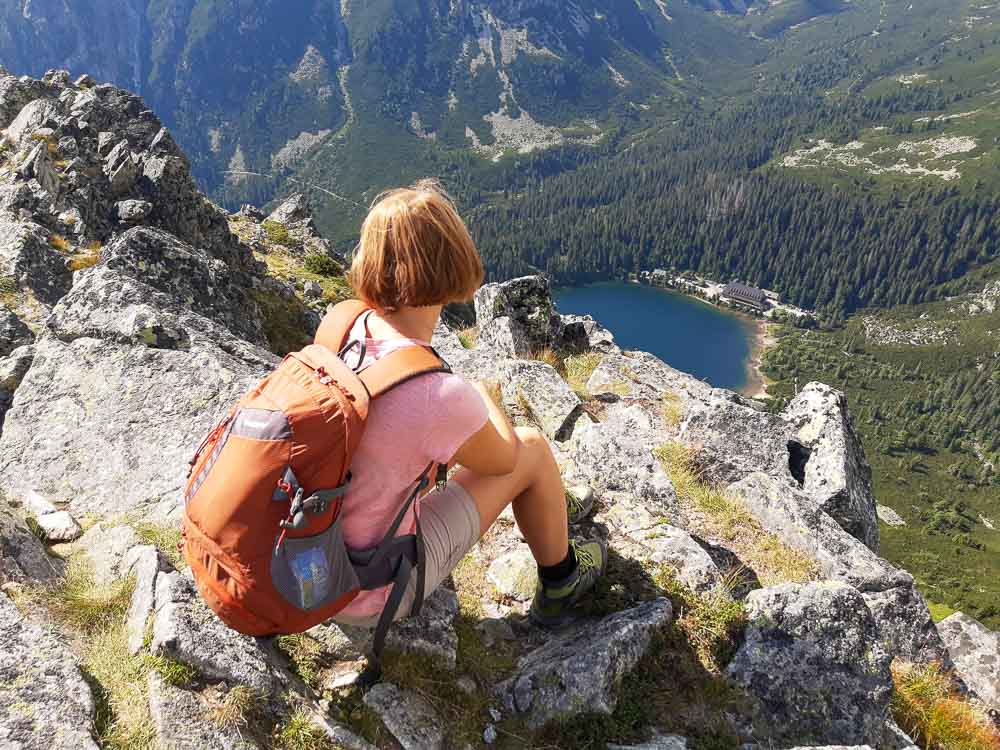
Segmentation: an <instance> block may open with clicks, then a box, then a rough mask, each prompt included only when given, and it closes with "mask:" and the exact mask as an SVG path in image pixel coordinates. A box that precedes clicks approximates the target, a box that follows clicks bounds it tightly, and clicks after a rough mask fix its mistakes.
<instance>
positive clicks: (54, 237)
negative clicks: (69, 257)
mask: <svg viewBox="0 0 1000 750" xmlns="http://www.w3.org/2000/svg"><path fill="white" fill-rule="evenodd" d="M49 245H51V246H52V247H54V248H55V249H56V250H58V251H59V252H61V253H69V251H70V250H71V249H72V248H73V244H72V243H71V242H70V241H69V240H68V239H66V238H65V237H63V236H62V235H61V234H56V233H55V232H53V233H52V234H50V235H49Z"/></svg>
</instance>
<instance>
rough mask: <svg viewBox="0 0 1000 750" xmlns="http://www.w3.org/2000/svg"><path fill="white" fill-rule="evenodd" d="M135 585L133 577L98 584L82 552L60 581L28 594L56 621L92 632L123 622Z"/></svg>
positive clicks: (70, 563)
mask: <svg viewBox="0 0 1000 750" xmlns="http://www.w3.org/2000/svg"><path fill="white" fill-rule="evenodd" d="M134 588H135V580H134V579H132V578H128V579H125V580H120V581H114V582H112V583H97V582H96V581H95V580H94V571H93V567H92V566H91V565H90V563H89V561H88V560H87V559H86V558H85V557H83V556H81V555H73V556H72V557H70V558H69V560H68V562H67V564H66V575H65V577H64V578H63V580H62V581H60V582H59V584H57V585H56V586H55V587H53V588H49V589H38V590H33V591H32V592H31V593H30V594H28V596H29V597H30V598H31V599H32V601H33V602H35V603H37V604H39V605H41V606H42V607H44V608H45V609H46V610H48V612H49V614H51V615H52V617H53V618H54V619H55V620H56V621H57V622H59V623H61V624H63V625H65V626H67V627H70V628H73V629H74V630H78V631H81V632H83V633H84V634H87V635H90V634H94V633H99V632H103V631H106V630H108V629H109V628H111V627H113V626H114V625H116V624H118V623H121V622H123V621H124V618H125V613H126V612H127V611H128V607H129V604H130V603H131V601H132V591H133V590H134Z"/></svg>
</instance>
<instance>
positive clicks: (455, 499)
mask: <svg viewBox="0 0 1000 750" xmlns="http://www.w3.org/2000/svg"><path fill="white" fill-rule="evenodd" d="M479 523H480V521H479V509H478V508H477V507H476V502H475V500H473V499H472V495H470V494H469V491H468V490H466V489H465V487H463V486H462V485H460V484H459V483H458V482H455V481H451V482H448V484H446V485H445V486H444V489H442V490H440V491H436V490H435V491H433V492H431V493H430V494H428V495H427V496H426V497H424V499H423V500H421V502H420V530H421V531H422V532H423V535H424V554H425V565H426V567H425V573H424V596H425V597H427V596H430V595H431V592H432V591H434V589H436V588H437V587H438V586H440V585H441V582H442V581H443V580H444V579H445V578H447V577H448V575H449V574H450V573H451V571H452V570H454V569H455V566H456V565H458V563H459V562H461V560H462V558H463V557H465V555H466V553H468V551H469V550H470V549H472V548H473V546H474V545H475V544H476V542H478V541H479ZM416 591H417V574H416V572H414V573H413V575H411V576H410V582H409V583H408V584H407V586H406V593H405V594H403V600H402V601H401V602H400V605H399V610H398V611H397V612H396V619H397V620H401V619H402V618H404V617H407V616H408V615H409V614H410V608H411V607H412V606H413V600H414V598H415V597H416ZM333 619H334V622H338V623H341V624H343V625H354V626H356V627H361V628H373V627H375V625H376V623H378V616H377V615H376V616H374V617H351V616H350V615H345V614H339V615H337V616H336V617H334V618H333Z"/></svg>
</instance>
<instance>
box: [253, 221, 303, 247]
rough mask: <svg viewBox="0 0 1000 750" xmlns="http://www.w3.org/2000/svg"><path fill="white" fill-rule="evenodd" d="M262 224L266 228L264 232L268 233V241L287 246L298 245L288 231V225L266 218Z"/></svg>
mask: <svg viewBox="0 0 1000 750" xmlns="http://www.w3.org/2000/svg"><path fill="white" fill-rule="evenodd" d="M261 226H262V227H263V228H264V233H265V234H266V235H267V241H268V242H270V243H271V244H273V245H284V246H285V247H294V246H295V245H296V242H295V240H294V239H293V238H292V235H291V233H289V231H288V227H286V226H285V225H284V224H282V223H281V222H277V221H271V220H270V219H265V220H264V223H263V224H261Z"/></svg>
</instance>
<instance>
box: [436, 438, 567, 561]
mask: <svg viewBox="0 0 1000 750" xmlns="http://www.w3.org/2000/svg"><path fill="white" fill-rule="evenodd" d="M517 435H518V438H520V440H521V450H520V451H519V453H518V459H517V464H516V465H515V467H514V470H513V471H512V472H510V473H509V474H504V475H503V476H498V477H483V476H479V475H477V474H473V473H472V472H471V471H469V470H468V469H461V470H459V472H458V473H457V474H456V475H455V481H457V482H458V483H459V484H460V485H462V486H463V487H464V488H465V489H466V490H468V492H469V494H470V495H472V499H473V500H474V501H475V503H476V507H477V508H478V509H479V518H480V534H485V533H486V530H487V529H489V528H490V526H492V525H493V522H494V521H496V520H497V517H498V516H499V515H500V514H501V513H502V512H503V509H504V508H506V507H507V506H508V505H510V504H513V506H514V518H516V519H517V525H518V527H519V528H520V529H521V533H523V534H524V539H525V541H526V542H527V543H528V546H529V547H530V548H531V553H532V555H534V557H535V561H536V562H537V563H538V564H539V565H542V566H547V565H557V564H558V563H560V562H562V560H563V559H565V557H566V551H567V549H568V547H569V527H568V523H567V518H566V496H565V494H564V490H563V483H562V476H561V475H560V473H559V466H558V465H557V464H556V460H555V458H554V457H553V455H552V449H551V448H550V447H549V443H548V441H547V440H546V439H545V436H544V435H542V433H541V432H539V431H538V430H537V429H535V428H533V427H518V428H517Z"/></svg>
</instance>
